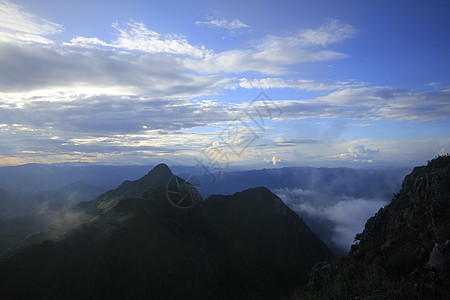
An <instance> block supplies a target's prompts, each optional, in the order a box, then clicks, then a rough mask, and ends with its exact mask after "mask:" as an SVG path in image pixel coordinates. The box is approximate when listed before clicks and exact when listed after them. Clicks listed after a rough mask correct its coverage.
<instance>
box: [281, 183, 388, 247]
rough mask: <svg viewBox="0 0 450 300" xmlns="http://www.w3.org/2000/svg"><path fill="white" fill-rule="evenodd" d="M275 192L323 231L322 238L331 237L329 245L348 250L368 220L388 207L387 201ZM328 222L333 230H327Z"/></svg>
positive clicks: (287, 190) (307, 192)
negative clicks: (331, 243)
mask: <svg viewBox="0 0 450 300" xmlns="http://www.w3.org/2000/svg"><path fill="white" fill-rule="evenodd" d="M347 184H348V183H347ZM275 193H276V194H277V195H278V196H279V197H280V198H281V199H282V200H283V201H284V202H285V203H286V205H288V206H289V207H291V208H292V209H293V210H294V211H296V212H297V213H298V214H299V215H300V216H303V217H305V218H306V219H307V220H309V222H312V223H311V225H313V226H315V228H316V229H317V230H322V231H321V234H322V235H323V236H322V238H324V237H328V239H329V241H327V242H328V243H329V242H333V243H334V244H336V245H338V246H339V247H340V248H341V249H343V250H345V251H348V250H349V249H350V245H351V244H352V243H353V239H354V237H355V235H356V234H357V233H360V232H362V231H363V229H364V225H365V224H366V222H367V220H368V219H369V218H370V217H371V216H373V215H374V214H375V213H376V212H377V211H378V210H379V209H380V208H381V207H384V206H385V205H386V204H388V201H386V200H380V199H364V198H352V197H339V196H336V195H334V196H333V195H328V194H327V195H325V194H321V192H320V191H311V190H303V189H299V188H297V189H286V188H285V189H280V190H277V191H275ZM328 222H331V224H332V227H331V228H329V229H328V230H325V231H324V229H323V228H325V227H324V226H325V224H327V223H328ZM329 231H330V232H329ZM330 233H331V235H330Z"/></svg>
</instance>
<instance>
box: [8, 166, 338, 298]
mask: <svg viewBox="0 0 450 300" xmlns="http://www.w3.org/2000/svg"><path fill="white" fill-rule="evenodd" d="M170 177H173V175H172V173H171V172H170V170H169V169H168V168H167V166H165V165H159V166H157V167H155V168H154V169H153V170H152V171H150V172H149V173H148V174H147V175H146V176H144V177H143V178H141V179H140V180H137V181H134V182H127V183H124V184H122V185H120V186H119V187H118V188H117V189H115V190H113V191H109V192H107V193H106V194H104V195H101V196H100V197H98V198H97V199H95V200H92V201H88V202H84V203H80V204H81V205H80V206H79V209H81V208H84V209H86V210H87V211H89V210H90V211H91V212H93V211H96V216H95V217H94V218H92V219H90V220H89V221H87V222H84V223H82V224H79V225H78V226H76V227H74V228H72V229H70V230H67V231H66V232H64V233H63V234H61V235H59V236H58V237H55V238H52V239H48V240H45V241H39V242H36V243H31V244H28V245H24V246H22V247H21V248H18V249H16V250H14V251H9V252H5V253H4V254H3V255H2V257H1V258H0V289H1V291H2V297H3V298H4V299H9V298H30V297H32V298H35V299H36V298H37V299H40V298H64V299H85V298H96V299H123V298H127V299H128V298H144V297H145V298H149V299H177V298H183V299H280V298H281V297H284V296H287V295H289V294H290V293H291V292H292V290H293V289H294V287H295V286H296V285H297V284H298V283H301V282H306V281H307V275H308V272H309V271H310V270H311V268H312V266H313V265H314V264H315V263H317V262H320V261H323V260H326V259H330V258H331V257H332V254H331V252H330V251H329V250H328V248H327V247H326V245H325V244H324V243H323V242H321V241H320V240H319V239H318V238H317V236H316V235H315V234H314V233H313V232H312V231H311V230H310V229H309V228H308V227H307V225H306V224H305V223H304V222H303V221H302V219H301V218H300V217H298V215H297V214H296V213H295V212H293V211H292V210H291V209H289V208H288V207H287V206H286V205H285V204H284V203H283V202H282V201H281V200H280V198H278V197H277V196H276V195H274V194H273V193H271V192H270V191H269V190H268V189H266V188H263V187H258V188H254V189H248V190H245V191H243V192H239V193H235V194H233V195H229V196H223V195H213V196H210V197H208V198H207V199H206V200H204V201H199V202H198V203H197V205H195V206H193V207H191V208H189V209H180V208H178V207H176V206H174V205H172V204H171V203H170V202H169V201H168V195H169V191H171V188H172V187H173V186H172V184H168V183H169V182H170V180H171V179H170ZM144 187H147V190H145V188H144ZM144 190H145V191H144ZM139 193H141V194H140V195H137V194H139ZM189 195H191V194H189Z"/></svg>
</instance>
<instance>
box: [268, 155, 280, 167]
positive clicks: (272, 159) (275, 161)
mask: <svg viewBox="0 0 450 300" xmlns="http://www.w3.org/2000/svg"><path fill="white" fill-rule="evenodd" d="M280 161H281V159H279V158H278V157H276V156H273V157H272V158H264V162H271V163H272V164H273V165H274V166H275V165H276V164H277V163H279V162H280Z"/></svg>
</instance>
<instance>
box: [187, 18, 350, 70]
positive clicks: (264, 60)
mask: <svg viewBox="0 0 450 300" xmlns="http://www.w3.org/2000/svg"><path fill="white" fill-rule="evenodd" d="M355 32H356V29H354V27H352V26H350V25H347V24H342V23H340V22H338V21H335V20H331V21H329V22H328V23H327V24H326V25H323V26H320V27H319V28H318V29H307V30H301V31H300V32H299V33H296V34H292V35H288V36H275V35H269V36H266V37H265V38H263V39H261V40H259V41H255V42H253V43H252V44H253V46H252V47H251V48H249V49H234V50H229V51H224V52H220V53H217V54H213V55H209V56H205V58H204V59H203V60H193V59H187V60H186V61H185V65H186V66H187V67H188V68H191V69H195V70H197V71H199V70H200V71H202V72H207V73H216V72H233V73H239V72H248V71H255V72H259V73H263V74H275V75H281V74H286V73H289V70H288V66H291V65H294V64H299V63H305V62H316V61H325V60H331V59H339V58H345V57H347V55H346V54H343V53H340V52H336V51H331V50H324V49H322V48H324V47H326V46H328V45H329V44H333V43H338V42H341V41H343V40H345V39H348V38H350V37H352V36H353V35H354V34H355Z"/></svg>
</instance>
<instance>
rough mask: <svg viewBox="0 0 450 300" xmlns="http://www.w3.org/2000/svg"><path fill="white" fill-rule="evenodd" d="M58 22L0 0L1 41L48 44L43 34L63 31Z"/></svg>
mask: <svg viewBox="0 0 450 300" xmlns="http://www.w3.org/2000/svg"><path fill="white" fill-rule="evenodd" d="M63 29H64V28H63V27H62V26H61V25H59V24H56V23H53V22H50V21H48V20H46V19H43V18H40V17H37V16H35V15H34V14H32V13H28V12H25V11H24V10H23V7H22V6H19V5H16V4H14V3H12V2H10V1H8V0H2V1H0V32H1V35H0V41H1V42H13V43H16V42H34V43H42V44H50V43H52V41H51V40H49V39H47V38H45V37H44V36H45V35H51V34H57V33H60V32H62V31H63Z"/></svg>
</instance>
